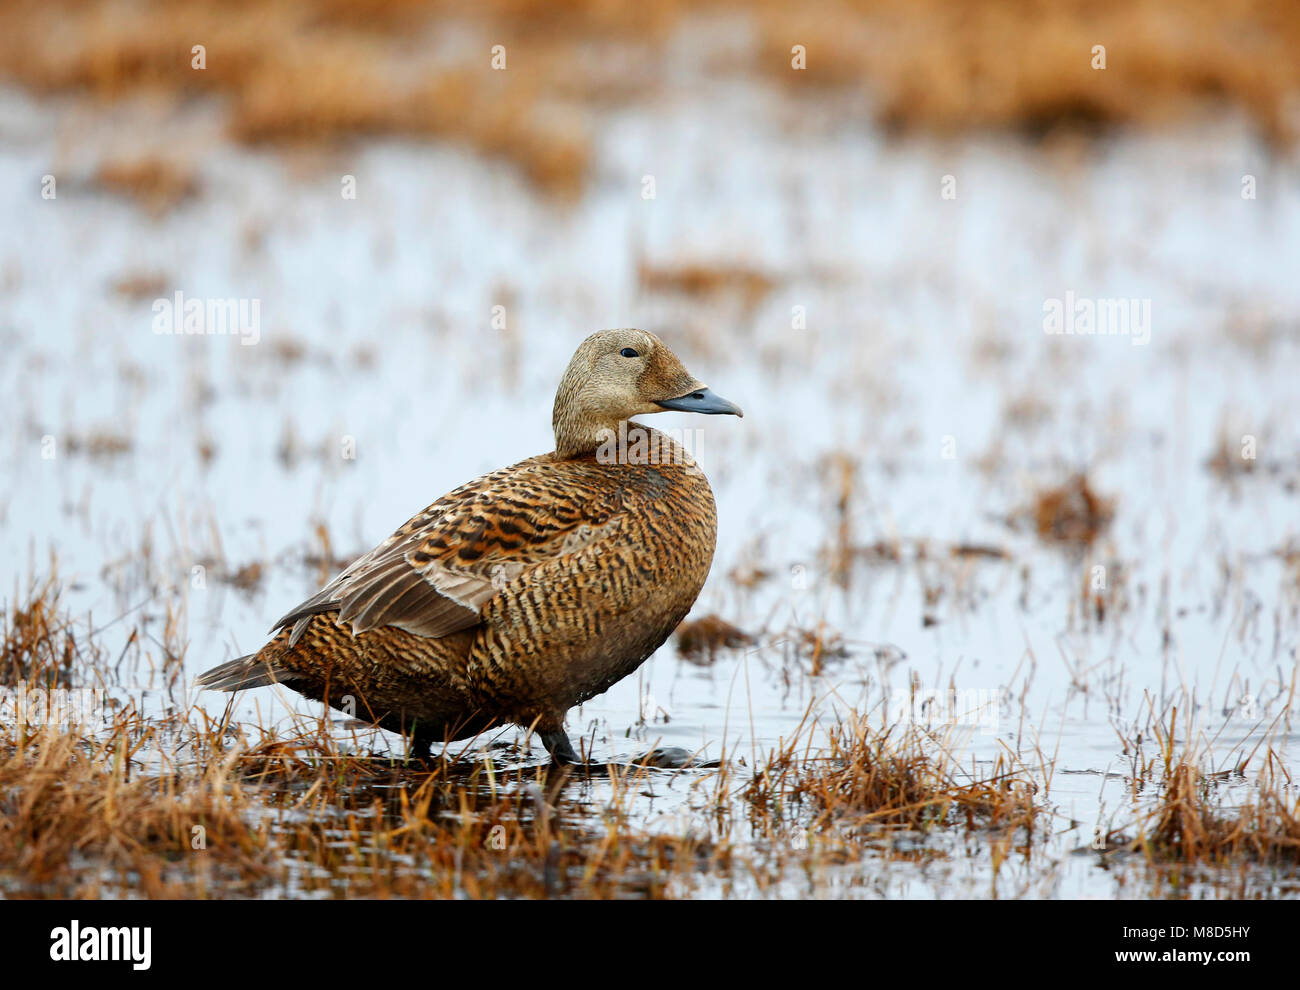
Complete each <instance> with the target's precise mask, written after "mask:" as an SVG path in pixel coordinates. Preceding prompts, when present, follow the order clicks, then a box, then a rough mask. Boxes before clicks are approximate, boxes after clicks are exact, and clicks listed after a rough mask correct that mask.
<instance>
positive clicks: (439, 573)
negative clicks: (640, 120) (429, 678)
mask: <svg viewBox="0 0 1300 990" xmlns="http://www.w3.org/2000/svg"><path fill="white" fill-rule="evenodd" d="M569 463H571V462H569ZM575 470H576V471H579V472H581V470H582V469H581V468H580V467H578V466H574V468H572V469H568V464H567V463H565V462H558V463H557V462H553V461H549V460H548V459H546V458H533V459H532V460H530V461H524V462H522V463H520V464H516V465H514V466H513V467H509V468H505V469H503V470H501V471H496V472H493V473H492V474H487V475H484V476H483V477H481V478H478V479H476V480H475V481H472V482H470V483H469V484H467V485H463V486H461V487H460V488H458V489H456V490H455V491H453V492H450V493H449V494H447V495H444V496H443V497H442V498H440V499H439V500H438V501H436V502H434V503H433V504H432V505H430V506H429V507H428V508H427V509H425V510H424V511H423V512H421V513H419V514H418V515H416V516H414V517H412V518H411V519H410V520H409V521H408V522H407V523H406V524H405V525H404V526H402V527H401V529H399V530H398V531H397V532H396V533H394V534H393V535H392V536H390V537H389V538H388V539H387V540H385V541H384V542H383V543H381V544H380V545H379V546H377V547H375V549H373V550H371V551H370V552H369V553H367V554H366V555H365V556H363V557H360V558H359V559H357V560H356V561H354V562H353V563H352V564H351V565H350V566H349V567H348V568H347V569H346V570H344V571H343V573H342V574H340V575H339V576H338V577H336V578H334V580H332V581H331V582H330V583H329V584H327V585H326V586H325V587H324V588H322V589H321V590H320V591H319V592H318V593H317V594H315V595H313V596H312V597H311V598H309V599H307V600H306V601H305V602H303V603H302V604H301V605H299V606H298V607H297V608H295V609H293V610H292V611H290V612H289V613H288V614H286V615H285V616H284V617H282V618H281V619H280V620H279V621H278V622H276V624H275V626H274V627H273V629H272V632H274V631H276V630H279V629H283V628H285V627H286V626H289V625H292V626H293V631H292V632H291V633H290V635H289V645H290V646H291V647H292V646H293V645H295V644H296V643H297V642H298V639H299V637H301V636H302V634H303V632H304V631H305V630H306V628H307V625H308V623H310V622H311V620H312V618H313V617H314V616H316V615H319V614H321V613H323V612H335V611H337V612H338V617H337V619H336V621H337V623H338V624H339V625H344V624H345V623H350V624H351V626H352V632H353V635H356V634H358V633H363V632H367V631H369V630H371V629H376V628H378V627H380V626H396V627H398V628H401V629H404V630H406V631H407V632H410V633H414V634H415V635H417V636H426V637H430V638H437V637H440V636H448V635H450V634H452V633H455V632H459V631H460V630H462V629H468V628H469V627H471V626H474V625H477V624H478V622H479V621H480V610H481V608H482V606H483V604H484V603H485V602H487V601H488V600H489V599H490V598H492V597H493V596H494V595H495V594H497V593H498V592H499V591H500V590H501V589H503V588H504V587H505V586H506V585H507V584H508V583H509V582H511V581H513V580H514V579H515V578H517V577H518V576H519V575H520V574H522V573H524V572H525V571H526V570H529V569H530V568H532V567H536V566H538V565H540V564H543V563H545V562H547V561H550V560H554V559H555V558H556V557H558V556H562V555H564V554H567V553H573V552H576V551H579V550H582V549H585V548H586V547H588V546H590V545H591V543H592V542H594V541H595V540H596V539H598V538H600V537H602V536H604V535H606V534H607V533H609V532H611V531H613V529H615V528H617V526H618V516H619V513H620V512H621V510H622V502H621V499H620V498H619V497H618V496H619V493H618V492H617V491H614V492H606V493H604V494H603V495H602V496H600V497H596V498H593V497H592V492H591V491H590V489H588V490H586V491H584V490H583V486H582V485H581V484H577V485H575V484H573V482H574V481H575V480H576V479H573V478H569V477H567V476H568V474H570V473H572V472H573V471H575Z"/></svg>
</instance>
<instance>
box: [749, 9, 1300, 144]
mask: <svg viewBox="0 0 1300 990" xmlns="http://www.w3.org/2000/svg"><path fill="white" fill-rule="evenodd" d="M760 24H761V27H762V34H763V38H764V45H765V56H764V64H765V65H767V66H768V68H769V70H770V71H771V72H772V74H773V75H774V76H776V77H778V78H780V79H782V80H784V81H785V82H787V83H789V84H790V85H791V86H795V87H806V86H808V85H809V84H812V85H816V86H821V87H827V86H833V87H850V88H853V89H863V90H866V91H868V92H869V93H870V95H871V96H872V98H873V99H874V100H875V101H876V107H877V110H876V112H877V116H878V119H880V120H881V121H882V122H883V123H885V124H886V125H887V126H894V127H899V128H917V129H923V130H929V131H938V132H956V131H965V130H969V129H971V128H1012V129H1017V130H1022V131H1028V132H1030V133H1035V134H1041V133H1044V132H1046V131H1049V130H1050V129H1052V128H1053V127H1056V126H1059V125H1062V124H1064V125H1081V126H1083V127H1085V128H1095V127H1098V126H1104V125H1109V124H1137V125H1159V124H1163V123H1165V122H1168V121H1170V120H1173V119H1176V118H1177V117H1179V116H1181V115H1184V114H1186V113H1188V112H1191V111H1195V110H1196V109H1197V108H1199V107H1203V106H1205V105H1207V104H1211V105H1212V104H1214V103H1221V104H1226V105H1232V106H1235V107H1237V108H1239V109H1241V110H1243V111H1244V112H1245V113H1247V114H1248V115H1250V116H1251V117H1253V118H1254V120H1255V122H1256V124H1257V125H1258V126H1259V128H1260V130H1261V132H1262V133H1263V134H1265V135H1266V136H1267V137H1269V138H1270V139H1272V140H1274V141H1277V142H1286V141H1290V140H1292V139H1294V137H1295V127H1296V124H1297V120H1296V119H1295V111H1294V105H1293V100H1294V98H1295V96H1296V94H1297V92H1300V62H1297V61H1296V59H1295V58H1294V56H1293V53H1294V52H1295V51H1296V50H1297V49H1298V48H1300V9H1297V8H1296V7H1294V6H1285V5H1279V4H1275V3H1272V2H1270V0H1239V2H1235V3H1230V4H1225V3H1222V2H1219V0H1186V2H1178V0H1011V2H1007V0H965V2H954V0H920V2H907V3H904V2H900V0H847V2H833V0H813V2H810V3H806V4H801V5H799V6H798V8H795V9H789V10H786V9H783V8H782V7H781V5H777V4H774V3H773V4H769V5H767V6H766V7H765V8H764V15H763V17H762V18H761V19H760ZM794 44H803V45H804V46H805V47H806V49H807V69H806V70H805V71H802V72H799V71H794V70H792V69H791V46H792V45H794ZM1094 45H1103V46H1105V49H1106V67H1105V68H1104V69H1094V68H1093V67H1092V60H1093V46H1094Z"/></svg>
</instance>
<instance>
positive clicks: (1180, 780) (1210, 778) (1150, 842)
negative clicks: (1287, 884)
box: [1130, 708, 1300, 881]
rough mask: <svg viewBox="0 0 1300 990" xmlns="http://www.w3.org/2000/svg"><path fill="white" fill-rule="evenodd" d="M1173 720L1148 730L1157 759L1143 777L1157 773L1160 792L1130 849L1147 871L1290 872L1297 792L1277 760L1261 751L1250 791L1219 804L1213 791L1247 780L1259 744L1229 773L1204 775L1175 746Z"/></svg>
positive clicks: (1299, 855)
mask: <svg viewBox="0 0 1300 990" xmlns="http://www.w3.org/2000/svg"><path fill="white" fill-rule="evenodd" d="M1178 716H1179V713H1178V709H1177V708H1172V709H1171V710H1170V711H1169V712H1168V714H1167V716H1165V718H1162V719H1158V720H1155V721H1154V724H1153V726H1152V728H1153V733H1152V735H1153V737H1154V741H1155V743H1156V744H1157V746H1158V749H1159V756H1158V758H1157V759H1156V760H1155V761H1153V765H1152V766H1151V767H1148V768H1145V769H1144V771H1142V774H1143V776H1154V774H1155V773H1156V772H1158V774H1159V776H1158V781H1157V782H1158V786H1159V794H1158V797H1157V799H1156V800H1155V802H1154V804H1153V805H1152V806H1151V807H1150V808H1149V809H1147V810H1146V811H1145V813H1144V814H1143V815H1142V816H1141V819H1140V821H1139V823H1138V825H1137V838H1136V839H1134V840H1132V842H1131V843H1130V848H1131V849H1134V850H1140V851H1142V852H1143V853H1144V854H1145V856H1146V858H1147V861H1148V862H1149V863H1151V864H1152V865H1153V866H1157V867H1168V866H1170V865H1171V864H1172V865H1174V866H1176V867H1177V868H1178V870H1180V871H1181V870H1183V869H1195V870H1200V871H1204V870H1205V869H1206V868H1217V867H1222V866H1227V865H1240V864H1243V863H1253V864H1260V865H1264V866H1275V865H1283V866H1286V867H1287V868H1288V869H1294V868H1295V866H1296V864H1300V792H1297V789H1296V787H1295V783H1294V781H1293V780H1292V779H1291V775H1290V773H1289V772H1288V771H1287V770H1286V768H1285V766H1284V765H1283V763H1282V761H1281V759H1280V758H1279V757H1278V755H1277V754H1276V753H1275V752H1274V751H1273V750H1272V749H1271V748H1265V749H1264V752H1263V755H1262V757H1261V761H1262V764H1263V766H1262V769H1261V770H1259V771H1258V772H1257V773H1256V774H1255V781H1254V786H1253V788H1252V790H1251V793H1250V794H1248V795H1247V796H1246V798H1245V800H1243V801H1241V802H1240V803H1238V804H1235V805H1229V804H1226V803H1225V800H1224V798H1223V796H1222V795H1221V793H1220V788H1221V787H1222V786H1223V784H1224V783H1225V782H1226V781H1229V780H1231V779H1234V778H1235V779H1237V780H1238V781H1240V782H1244V781H1245V780H1246V773H1247V771H1248V770H1249V767H1250V764H1251V763H1252V762H1253V761H1254V759H1255V757H1256V756H1257V755H1259V750H1260V749H1261V748H1263V743H1261V744H1259V745H1258V746H1256V748H1255V750H1254V751H1253V752H1252V753H1251V754H1250V755H1248V756H1245V757H1244V758H1243V759H1241V760H1240V761H1239V762H1238V763H1237V764H1236V765H1235V766H1234V767H1233V768H1232V769H1231V770H1226V771H1217V772H1210V771H1207V770H1205V769H1203V763H1204V757H1203V756H1202V755H1201V754H1199V753H1198V752H1197V751H1196V749H1195V748H1194V747H1193V746H1191V745H1188V746H1185V747H1183V748H1182V749H1179V748H1178V747H1177V745H1176V744H1175V742H1174V740H1175V738H1176V732H1175V730H1176V729H1177V728H1178ZM1186 731H1187V729H1186V727H1184V732H1186ZM1134 748H1135V751H1136V750H1139V749H1140V747H1134ZM1172 879H1174V880H1175V881H1177V880H1178V875H1175V876H1174V877H1173V878H1172Z"/></svg>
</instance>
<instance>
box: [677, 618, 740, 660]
mask: <svg viewBox="0 0 1300 990" xmlns="http://www.w3.org/2000/svg"><path fill="white" fill-rule="evenodd" d="M676 639H677V652H678V653H680V654H681V656H682V658H683V659H684V660H688V661H690V662H691V663H696V664H710V663H713V661H714V660H715V659H716V658H717V655H718V651H719V650H724V649H726V650H738V649H742V648H744V647H746V646H753V645H754V642H755V640H754V637H753V636H751V635H750V634H749V633H747V632H745V631H744V630H743V629H738V628H736V627H735V626H733V625H732V624H731V623H730V622H727V621H726V620H725V619H722V618H720V617H718V616H716V615H706V616H703V617H702V618H699V619H694V620H692V621H689V622H683V623H682V624H681V625H680V626H678V627H677V632H676Z"/></svg>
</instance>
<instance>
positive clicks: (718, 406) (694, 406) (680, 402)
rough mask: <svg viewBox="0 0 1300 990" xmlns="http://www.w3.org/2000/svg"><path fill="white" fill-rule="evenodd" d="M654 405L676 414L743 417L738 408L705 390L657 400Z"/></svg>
mask: <svg viewBox="0 0 1300 990" xmlns="http://www.w3.org/2000/svg"><path fill="white" fill-rule="evenodd" d="M655 405H657V406H661V407H662V408H664V409H674V410H677V411H678V412H693V413H704V414H705V415H706V416H744V415H745V414H744V413H743V412H742V411H741V409H740V406H738V405H736V404H735V403H734V402H729V401H727V400H726V399H724V398H723V397H722V396H720V395H714V394H713V393H712V392H710V391H709V390H708V389H707V388H702V389H697V390H696V391H694V392H691V393H689V394H687V395H683V396H681V397H680V398H676V399H659V400H658V401H657V402H655Z"/></svg>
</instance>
